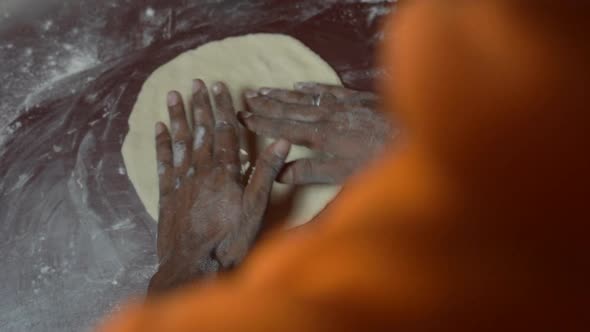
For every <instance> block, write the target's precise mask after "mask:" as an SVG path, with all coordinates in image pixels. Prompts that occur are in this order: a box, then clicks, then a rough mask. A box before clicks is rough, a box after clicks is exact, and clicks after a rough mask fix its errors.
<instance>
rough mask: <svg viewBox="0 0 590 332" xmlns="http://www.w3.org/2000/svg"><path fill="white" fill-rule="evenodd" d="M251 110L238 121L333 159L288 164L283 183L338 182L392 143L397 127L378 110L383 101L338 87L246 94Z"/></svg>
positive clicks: (305, 86) (298, 87)
mask: <svg viewBox="0 0 590 332" xmlns="http://www.w3.org/2000/svg"><path fill="white" fill-rule="evenodd" d="M245 97H246V102H247V104H248V106H249V110H250V112H241V113H240V114H239V118H240V120H241V121H242V123H243V124H244V125H245V126H246V127H247V128H248V129H250V130H252V131H254V132H256V133H257V134H259V135H262V136H266V137H272V138H283V139H286V140H288V141H290V142H291V143H293V144H297V145H303V146H306V147H308V148H311V149H314V150H318V151H320V152H323V153H325V154H326V155H329V157H322V158H317V159H303V160H296V161H294V162H291V163H289V164H287V165H286V166H285V168H284V170H283V172H282V173H281V175H280V176H279V181H280V182H283V183H287V184H316V183H324V184H340V183H343V182H344V181H345V180H346V179H347V178H348V177H349V176H351V175H353V174H354V173H355V172H356V171H357V170H359V168H361V167H362V166H364V165H365V164H366V163H367V162H368V161H369V160H371V159H372V158H374V157H375V156H376V155H378V154H379V153H380V152H381V151H382V150H383V149H384V147H385V146H386V145H387V144H388V143H389V142H390V141H391V140H392V138H393V136H394V133H395V131H394V129H393V127H392V125H391V123H390V121H389V119H388V118H387V116H386V115H385V114H383V113H381V112H379V111H378V110H377V108H378V102H379V98H378V97H377V96H376V95H375V94H373V93H370V92H359V91H354V90H350V89H346V88H343V87H339V86H329V85H322V84H316V83H299V84H296V86H295V90H294V91H289V90H280V89H269V88H263V89H260V90H258V91H252V90H251V91H247V92H246V94H245Z"/></svg>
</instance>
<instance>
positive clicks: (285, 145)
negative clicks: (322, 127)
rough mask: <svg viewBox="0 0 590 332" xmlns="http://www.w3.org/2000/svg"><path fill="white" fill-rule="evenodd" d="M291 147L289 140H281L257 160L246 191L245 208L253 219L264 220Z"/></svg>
mask: <svg viewBox="0 0 590 332" xmlns="http://www.w3.org/2000/svg"><path fill="white" fill-rule="evenodd" d="M290 149H291V145H290V144H289V142H287V141H286V140H279V141H277V142H275V143H274V144H271V145H270V146H269V147H268V148H266V149H265V150H264V151H263V152H262V154H261V155H260V158H259V159H258V161H257V162H256V169H255V171H254V173H253V174H252V177H251V179H250V183H249V184H248V186H247V187H246V189H245V191H244V204H245V205H244V210H245V211H246V212H247V214H246V215H247V216H249V217H251V218H252V220H258V221H261V220H262V217H263V216H264V213H265V211H266V208H267V206H268V201H269V198H270V193H271V190H272V186H273V183H274V181H275V180H276V178H277V176H278V174H279V172H280V171H281V169H282V168H283V166H284V165H285V160H286V159H287V156H288V155H289V151H290ZM258 226H259V225H258ZM250 233H255V232H253V231H251V232H250Z"/></svg>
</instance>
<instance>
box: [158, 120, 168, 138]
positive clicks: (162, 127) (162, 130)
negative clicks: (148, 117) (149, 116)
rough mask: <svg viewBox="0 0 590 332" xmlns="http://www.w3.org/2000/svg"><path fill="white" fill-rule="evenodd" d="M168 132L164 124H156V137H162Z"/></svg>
mask: <svg viewBox="0 0 590 332" xmlns="http://www.w3.org/2000/svg"><path fill="white" fill-rule="evenodd" d="M165 130H166V126H164V124H163V123H162V122H158V123H156V135H160V134H161V133H163V132H164V131H165Z"/></svg>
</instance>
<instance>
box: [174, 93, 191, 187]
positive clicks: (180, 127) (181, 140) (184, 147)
mask: <svg viewBox="0 0 590 332" xmlns="http://www.w3.org/2000/svg"><path fill="white" fill-rule="evenodd" d="M168 111H169V115H170V128H171V129H172V152H173V164H174V168H175V173H176V176H178V177H182V176H184V175H186V173H187V171H188V169H189V168H190V164H191V158H190V156H191V154H190V153H191V147H192V141H193V138H192V134H191V131H190V128H189V126H188V121H187V119H186V112H185V110H184V103H183V102H182V97H181V96H180V93H178V92H176V91H171V92H169V93H168Z"/></svg>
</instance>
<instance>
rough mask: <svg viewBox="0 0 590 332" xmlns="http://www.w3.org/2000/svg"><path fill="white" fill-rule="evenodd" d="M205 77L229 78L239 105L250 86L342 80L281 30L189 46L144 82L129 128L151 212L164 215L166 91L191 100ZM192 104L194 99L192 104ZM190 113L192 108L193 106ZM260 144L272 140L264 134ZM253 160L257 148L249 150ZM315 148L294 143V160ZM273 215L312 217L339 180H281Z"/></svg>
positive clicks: (139, 183)
mask: <svg viewBox="0 0 590 332" xmlns="http://www.w3.org/2000/svg"><path fill="white" fill-rule="evenodd" d="M196 78H200V79H202V80H203V81H205V83H207V85H208V86H209V87H210V86H212V84H213V83H214V82H217V81H223V82H225V83H226V84H227V85H228V87H229V88H230V91H231V94H232V97H233V98H234V104H235V107H236V111H239V110H243V109H244V103H243V99H242V93H243V91H244V90H245V89H247V88H260V87H274V88H284V89H292V88H293V84H294V83H297V82H307V81H313V82H321V83H327V84H341V82H340V79H339V78H338V75H337V74H336V72H335V71H334V70H333V69H332V68H331V67H330V66H329V65H328V64H327V63H326V62H325V61H323V60H322V59H321V58H320V57H319V56H318V55H317V54H315V53H314V52H312V51H311V50H310V49H309V48H307V47H306V46H305V45H303V44H302V43H301V42H299V41H298V40H296V39H294V38H292V37H289V36H286V35H276V34H253V35H247V36H242V37H233V38H228V39H225V40H222V41H216V42H211V43H208V44H206V45H203V46H201V47H199V48H197V49H195V50H192V51H188V52H185V53H183V54H181V55H179V56H178V57H177V58H175V59H174V60H172V61H170V62H169V63H167V64H165V65H163V66H162V67H160V68H159V69H157V70H156V71H155V72H154V73H153V74H152V75H151V76H150V77H149V78H148V79H147V81H146V82H145V83H144V85H143V88H142V90H141V92H140V93H139V96H138V98H137V102H136V104H135V106H134V108H133V111H132V113H131V117H130V118H129V133H128V135H127V137H126V138H125V142H124V144H123V150H122V152H123V158H124V160H125V166H126V167H127V174H128V175H129V178H130V179H131V182H132V183H133V185H134V187H135V189H136V191H137V193H138V195H139V197H140V199H141V201H142V202H143V204H144V206H145V208H146V209H147V211H148V213H149V214H150V215H151V216H152V217H153V218H154V219H155V220H157V219H158V176H157V169H156V168H157V167H156V151H155V143H154V126H155V124H156V122H158V121H162V122H164V123H167V124H168V123H169V119H168V112H167V107H166V94H167V92H168V91H170V90H177V91H179V92H180V93H181V94H182V95H183V96H184V97H185V98H184V100H185V102H187V101H189V100H190V95H191V86H192V80H193V79H196ZM186 107H187V109H189V108H188V107H189V105H188V104H187V105H186ZM189 113H190V112H189ZM258 140H259V145H260V147H262V146H264V145H266V144H268V143H269V141H268V140H266V139H262V138H259V139H258ZM248 152H249V154H250V158H251V159H252V160H251V162H252V164H253V163H254V162H255V159H256V158H255V156H256V155H257V154H258V152H257V151H248ZM313 155H314V153H313V152H311V151H310V150H308V149H306V148H303V147H294V148H293V150H292V152H291V154H290V155H289V160H294V159H300V158H308V157H311V156H313ZM274 187H275V188H274V189H273V193H272V195H271V201H272V202H271V205H270V207H269V215H270V216H275V218H281V219H284V218H286V221H287V222H289V223H290V224H301V223H305V222H307V221H309V220H311V219H312V218H313V217H314V216H315V215H317V213H318V212H320V211H321V210H322V209H323V208H324V207H325V206H326V205H327V204H328V203H329V202H330V201H331V200H332V199H333V198H334V196H335V195H336V194H337V193H338V191H339V189H340V188H339V187H335V186H306V187H301V188H296V189H295V188H292V187H291V186H286V185H281V184H275V186H274Z"/></svg>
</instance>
